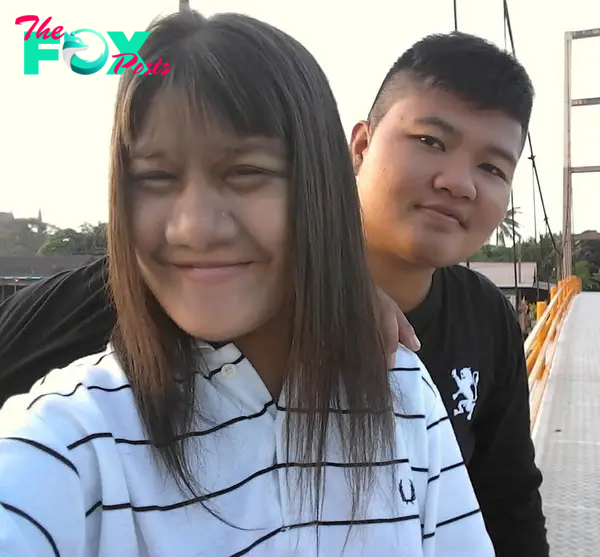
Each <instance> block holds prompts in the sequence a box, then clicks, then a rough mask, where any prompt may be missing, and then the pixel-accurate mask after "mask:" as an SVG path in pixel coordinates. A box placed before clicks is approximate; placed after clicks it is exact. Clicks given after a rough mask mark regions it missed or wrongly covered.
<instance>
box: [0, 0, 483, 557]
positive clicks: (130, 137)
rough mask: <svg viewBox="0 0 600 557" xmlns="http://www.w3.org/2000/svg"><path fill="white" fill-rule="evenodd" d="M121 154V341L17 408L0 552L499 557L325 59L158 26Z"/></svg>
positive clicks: (10, 415)
mask: <svg viewBox="0 0 600 557" xmlns="http://www.w3.org/2000/svg"><path fill="white" fill-rule="evenodd" d="M140 54H141V56H142V58H143V59H144V60H145V61H146V62H147V63H148V62H157V61H159V60H162V62H163V63H164V62H167V63H169V64H170V71H169V73H168V74H166V75H148V76H146V75H144V72H142V73H139V74H137V75H134V73H133V72H126V73H125V74H123V76H122V78H121V82H120V85H119V91H118V94H117V102H116V114H115V121H114V129H113V137H112V148H111V178H110V219H109V231H110V237H109V256H108V259H109V284H110V289H111V295H112V298H113V301H114V305H115V309H116V314H117V325H116V328H115V330H114V334H113V336H112V340H111V343H110V345H109V346H108V348H107V350H106V351H105V352H103V353H102V354H96V355H93V356H89V357H86V358H84V359H82V360H79V361H76V362H75V363H73V364H71V365H69V366H68V367H67V368H64V369H59V370H55V371H52V372H50V373H49V374H48V375H47V376H45V377H44V378H43V379H42V380H40V381H39V382H38V383H37V384H36V385H35V386H34V388H33V389H32V390H31V392H30V393H29V394H27V395H21V396H17V397H14V398H12V399H9V400H8V402H7V403H6V404H5V405H4V406H3V408H2V410H1V411H0V554H1V555H10V556H11V557H25V556H28V557H29V556H34V555H35V556H36V557H45V556H48V557H50V556H62V557H84V556H85V557H88V556H89V557H97V556H99V557H117V556H124V557H125V556H126V557H137V556H139V557H143V556H152V557H167V556H169V557H170V556H174V555H176V556H178V557H180V556H181V557H186V556H190V557H191V556H207V557H221V556H238V555H251V556H257V557H263V556H277V557H287V556H292V555H297V556H299V557H316V556H317V555H322V556H325V557H332V556H338V555H339V556H342V555H343V556H346V557H361V556H365V557H367V556H381V555H398V556H400V555H403V556H406V557H420V556H428V557H433V556H435V557H459V556H460V557H469V556H473V557H487V556H492V555H493V549H492V547H491V545H490V541H489V538H488V536H487V533H486V530H485V527H484V524H483V521H482V518H481V515H480V513H479V508H478V505H477V501H476V499H475V496H474V494H473V491H472V488H471V485H470V483H469V480H468V476H467V473H466V470H465V468H464V465H463V464H462V459H461V456H460V452H459V450H458V447H457V444H456V440H455V438H454V434H453V432H452V429H451V427H450V425H449V422H448V420H447V416H446V414H445V411H444V409H443V406H442V403H441V401H440V398H439V394H438V392H437V390H436V389H435V388H434V387H433V385H432V383H431V380H430V379H429V376H428V374H427V372H426V371H425V369H424V368H423V366H422V365H421V364H420V362H419V360H418V359H417V358H416V356H414V355H413V354H412V353H411V352H408V351H407V350H405V349H399V350H398V352H397V354H396V362H395V366H394V369H393V370H392V371H391V372H390V371H388V369H387V366H386V361H385V352H384V348H383V346H382V340H381V338H380V336H379V334H378V327H377V320H376V316H375V314H374V309H373V286H372V284H371V282H370V278H369V273H368V271H367V268H366V264H365V259H364V249H363V240H362V231H361V221H360V213H359V208H358V199H357V191H356V186H355V181H354V176H353V170H352V166H351V163H350V159H349V154H348V150H347V145H346V141H345V137H344V132H343V129H342V125H341V123H340V119H339V115H338V112H337V107H336V103H335V101H334V98H333V96H332V93H331V91H330V89H329V86H328V84H327V80H326V78H325V76H324V74H323V72H322V71H321V69H320V68H319V66H318V64H317V63H316V61H315V60H314V59H313V57H312V56H311V55H310V54H309V53H308V52H307V51H306V50H305V49H304V48H303V47H302V46H301V45H300V44H298V43H297V42H296V41H294V40H293V39H292V38H290V37H289V36H287V35H285V34H284V33H282V32H281V31H279V30H277V29H274V28H272V27H270V26H268V25H266V24H264V23H261V22H259V21H256V20H253V19H250V18H247V17H243V16H239V15H220V16H216V17H214V18H211V19H210V20H206V19H204V18H203V17H202V16H200V15H199V14H197V13H195V12H191V13H188V12H186V13H181V14H177V15H175V16H172V17H168V18H166V19H163V20H161V21H159V22H157V23H156V24H154V25H153V26H152V27H151V35H150V36H149V38H148V40H147V41H146V43H145V44H144V47H143V49H142V51H141V52H140Z"/></svg>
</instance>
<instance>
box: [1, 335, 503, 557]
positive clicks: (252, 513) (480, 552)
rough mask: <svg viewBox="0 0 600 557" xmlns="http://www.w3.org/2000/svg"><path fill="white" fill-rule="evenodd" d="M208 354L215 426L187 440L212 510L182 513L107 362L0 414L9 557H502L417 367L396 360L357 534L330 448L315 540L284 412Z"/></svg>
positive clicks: (230, 361)
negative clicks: (391, 429)
mask: <svg viewBox="0 0 600 557" xmlns="http://www.w3.org/2000/svg"><path fill="white" fill-rule="evenodd" d="M200 350H201V351H202V353H203V355H204V357H205V359H206V362H207V363H208V365H209V369H211V370H212V372H211V373H210V374H209V375H203V374H198V376H197V379H196V380H197V381H199V382H200V384H199V385H198V398H199V404H201V405H202V413H203V415H204V416H209V417H210V418H211V420H212V421H211V423H203V424H200V425H199V426H198V429H197V430H196V431H194V432H193V433H191V434H190V437H191V438H192V440H191V441H190V442H191V443H192V444H193V443H194V442H199V445H198V447H199V450H198V451H197V452H194V451H193V450H192V451H190V452H189V455H190V458H191V469H192V470H198V471H199V472H198V477H199V483H200V484H201V486H202V489H203V490H204V492H203V493H204V494H205V495H204V499H203V501H202V502H203V504H204V506H203V505H202V504H200V503H199V502H198V500H197V499H196V500H184V496H183V495H182V492H181V491H180V490H179V489H178V488H177V487H176V484H175V482H174V480H173V479H172V478H171V477H170V476H169V475H168V474H167V473H166V472H165V471H164V470H163V468H162V467H161V466H160V465H158V464H157V462H156V461H155V459H154V457H153V454H152V453H151V451H150V447H149V444H148V442H147V440H145V434H144V428H143V426H142V423H141V421H140V419H139V416H138V412H137V409H136V406H135V403H134V399H133V396H132V391H131V388H130V386H129V384H128V381H127V378H126V376H125V375H124V373H123V371H122V369H121V368H120V366H119V364H118V363H117V361H116V359H115V357H114V355H113V353H112V349H111V347H110V346H109V347H108V349H107V351H106V352H105V353H103V354H98V355H94V356H89V357H87V358H84V359H82V360H79V361H77V362H75V363H73V364H71V365H70V366H68V367H67V368H65V369H62V370H55V371H53V372H51V373H50V374H48V375H47V376H46V377H45V378H44V379H42V380H41V381H40V382H38V384H36V385H35V386H34V387H33V389H32V390H31V392H30V393H28V394H26V395H21V396H17V397H14V398H12V399H9V400H8V401H7V403H6V404H5V405H4V407H3V408H2V409H1V410H0V555H2V556H3V557H58V556H61V557H97V556H98V557H175V556H176V557H192V556H193V557H227V556H228V557H233V556H238V555H248V556H251V557H274V556H275V557H292V556H297V557H317V556H323V557H338V556H340V557H341V556H343V557H381V556H383V555H385V556H392V555H393V556H395V557H493V555H494V550H493V548H492V546H491V542H490V540H489V537H488V535H487V532H486V529H485V526H484V523H483V520H482V517H481V513H480V511H479V506H478V504H477V501H476V498H475V495H474V493H473V490H472V487H471V484H470V481H469V478H468V476H467V472H466V469H465V467H464V464H463V463H462V459H461V455H460V452H459V449H458V445H457V443H456V439H455V437H454V433H453V431H452V428H451V425H450V423H449V420H448V418H447V415H446V411H445V409H444V407H443V405H442V403H441V400H440V396H439V394H438V391H437V389H436V388H435V386H434V385H433V383H432V381H431V379H430V377H429V375H428V373H427V372H426V370H425V369H424V368H423V366H422V364H421V362H420V361H419V359H418V358H417V357H416V356H415V355H414V354H412V353H410V352H408V351H406V350H404V349H399V350H398V352H397V356H396V368H395V369H394V370H393V371H392V372H391V373H390V381H391V383H392V386H393V390H394V392H395V393H396V394H397V395H398V400H399V405H398V408H397V413H396V438H397V442H396V447H395V451H396V455H395V459H394V460H393V461H388V462H379V463H375V466H374V470H375V474H376V475H375V483H374V484H373V485H374V488H373V489H372V490H370V493H369V498H368V499H367V501H366V504H365V507H364V510H363V511H362V514H361V515H360V516H358V517H357V518H355V522H354V524H353V526H352V528H349V520H350V518H351V514H350V512H351V511H350V508H351V501H352V497H351V493H350V491H349V488H348V484H347V480H346V474H345V473H346V472H347V470H346V468H347V466H348V465H347V464H346V465H345V464H344V463H343V462H341V457H340V456H339V455H340V452H339V451H338V450H337V449H336V446H334V442H333V441H332V442H331V443H330V446H328V448H327V464H326V466H325V473H324V474H325V481H324V488H323V489H324V491H323V507H322V511H321V514H320V517H319V527H318V529H317V528H316V527H315V523H314V518H313V515H312V506H311V505H310V504H308V505H304V506H303V508H302V509H299V506H298V502H299V501H300V498H301V494H300V493H298V492H297V491H296V489H297V483H296V482H294V478H295V477H297V476H294V474H295V473H297V472H298V467H297V466H296V467H294V463H289V462H286V459H285V456H286V452H285V446H284V441H283V432H284V415H285V410H284V409H282V408H281V406H279V404H277V403H275V401H273V400H272V397H271V396H270V395H269V393H268V391H267V390H266V388H265V386H264V384H263V383H262V381H261V380H260V377H259V375H258V374H257V373H256V371H255V370H254V369H253V368H252V366H251V364H250V363H249V362H248V360H246V359H245V358H244V357H243V356H242V354H241V353H240V352H239V350H238V349H237V348H236V347H235V346H234V345H233V344H229V345H226V346H223V347H220V348H218V349H214V348H211V347H209V346H207V345H202V346H201V348H200ZM391 471H393V472H394V473H393V474H391V473H390V472H391ZM286 472H287V473H289V474H290V476H289V477H288V475H287V474H286ZM391 478H394V481H393V482H392V481H391ZM207 509H208V510H207ZM317 530H318V545H317V533H316V532H317Z"/></svg>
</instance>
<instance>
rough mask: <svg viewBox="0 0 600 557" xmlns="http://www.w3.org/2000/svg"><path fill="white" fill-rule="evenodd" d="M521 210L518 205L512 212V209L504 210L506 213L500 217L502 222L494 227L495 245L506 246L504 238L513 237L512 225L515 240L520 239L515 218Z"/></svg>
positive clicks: (518, 226)
mask: <svg viewBox="0 0 600 557" xmlns="http://www.w3.org/2000/svg"><path fill="white" fill-rule="evenodd" d="M520 212H521V210H520V209H519V207H515V209H514V213H513V210H512V209H509V210H508V211H506V215H504V218H503V219H502V222H501V223H500V224H499V226H498V228H496V245H497V246H500V245H501V246H506V239H507V238H510V239H512V237H513V226H514V230H515V240H516V241H519V240H521V233H520V232H519V228H520V226H521V225H520V224H519V223H518V222H517V220H516V216H517V215H518V214H519V213H520Z"/></svg>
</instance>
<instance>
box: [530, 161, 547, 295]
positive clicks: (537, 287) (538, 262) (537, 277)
mask: <svg viewBox="0 0 600 557" xmlns="http://www.w3.org/2000/svg"><path fill="white" fill-rule="evenodd" d="M530 158H531V157H530ZM531 192H532V193H533V245H534V246H535V262H536V264H535V267H536V271H535V299H536V301H539V299H540V269H539V266H540V265H541V263H542V246H541V245H540V244H539V243H538V233H537V203H536V201H537V200H536V195H535V174H534V172H533V166H532V167H531ZM548 282H550V281H548Z"/></svg>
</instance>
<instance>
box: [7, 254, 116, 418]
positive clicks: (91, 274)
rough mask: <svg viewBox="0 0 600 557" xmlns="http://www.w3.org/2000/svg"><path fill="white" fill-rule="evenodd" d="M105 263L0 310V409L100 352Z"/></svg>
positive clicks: (107, 314) (50, 281) (24, 293)
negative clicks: (54, 371) (50, 376)
mask: <svg viewBox="0 0 600 557" xmlns="http://www.w3.org/2000/svg"><path fill="white" fill-rule="evenodd" d="M114 321H115V315H114V311H113V309H112V307H111V305H110V303H109V298H108V296H107V295H106V260H105V259H99V260H97V261H95V262H94V263H91V264H89V265H85V266H83V267H80V268H78V269H75V270H70V271H63V272H61V273H58V274H56V275H53V276H51V277H49V278H46V279H43V280H41V281H39V282H37V283H35V284H33V285H31V286H28V287H27V288H24V289H23V290H20V291H18V292H17V293H16V294H14V295H13V296H11V297H10V298H8V300H6V301H5V302H4V303H2V304H1V305H0V406H2V404H4V401H5V400H6V399H7V398H9V397H11V396H13V395H15V394H19V393H24V392H27V391H29V389H31V386H32V385H33V384H34V383H35V382H36V381H37V380H38V379H40V378H41V377H43V376H44V375H45V374H46V373H48V371H50V370H51V369H55V368H61V367H64V366H66V365H68V364H70V363H71V362H73V361H74V360H77V359H78V358H81V357H83V356H86V355H88V354H94V353H96V352H100V351H101V350H103V349H104V348H105V347H106V344H107V342H108V339H109V336H110V333H111V331H112V328H113V326H114Z"/></svg>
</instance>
